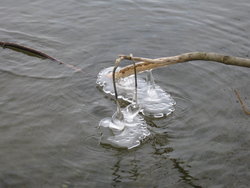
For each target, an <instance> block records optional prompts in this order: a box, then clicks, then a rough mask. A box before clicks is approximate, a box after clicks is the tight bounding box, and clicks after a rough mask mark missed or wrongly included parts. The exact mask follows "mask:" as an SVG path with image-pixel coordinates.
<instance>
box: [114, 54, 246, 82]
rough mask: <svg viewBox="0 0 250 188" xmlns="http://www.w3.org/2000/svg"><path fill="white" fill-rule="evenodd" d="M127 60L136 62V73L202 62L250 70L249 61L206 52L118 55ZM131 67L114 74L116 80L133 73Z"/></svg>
mask: <svg viewBox="0 0 250 188" xmlns="http://www.w3.org/2000/svg"><path fill="white" fill-rule="evenodd" d="M120 57H123V58H124V59H127V60H133V61H136V62H138V63H137V64H136V70H137V72H138V73H139V72H143V71H146V70H150V69H155V68H159V67H164V66H167V65H172V64H176V63H184V62H187V61H195V60H204V61H215V62H218V63H223V64H226V65H235V66H242V67H249V68H250V59H247V58H241V57H234V56H227V55H223V54H219V53H206V52H190V53H185V54H181V55H177V56H172V57H162V58H157V59H148V58H143V57H131V56H126V55H120ZM133 70H134V68H133V65H129V66H126V67H124V68H122V69H120V70H119V72H117V73H116V74H117V75H116V78H123V77H127V76H129V75H132V74H133V73H134V71H133Z"/></svg>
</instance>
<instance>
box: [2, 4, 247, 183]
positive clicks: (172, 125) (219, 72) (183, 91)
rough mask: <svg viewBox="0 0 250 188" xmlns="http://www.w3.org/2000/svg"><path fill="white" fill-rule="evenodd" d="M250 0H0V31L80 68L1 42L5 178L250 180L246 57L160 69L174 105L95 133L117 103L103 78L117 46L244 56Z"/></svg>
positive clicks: (141, 51) (144, 51) (154, 52)
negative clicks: (121, 134) (123, 142)
mask: <svg viewBox="0 0 250 188" xmlns="http://www.w3.org/2000/svg"><path fill="white" fill-rule="evenodd" d="M249 16H250V3H249V0H239V1H234V0H220V1H218V0H207V1H197V0H179V1H172V0H140V1H139V0H123V1H115V0H110V1H104V0H99V1H86V0H82V1H81V0H67V1H66V0H53V1H51V0H37V1H32V0H20V1H14V0H2V1H1V2H0V23H1V26H0V36H1V41H8V42H16V43H18V44H23V45H26V46H29V47H33V48H35V49H38V50H41V51H43V52H45V53H48V54H49V55H51V56H53V57H55V58H57V59H60V60H61V61H63V62H66V63H69V64H73V65H76V66H78V67H80V68H82V69H83V70H84V73H82V72H74V71H72V70H71V69H69V68H67V67H65V66H63V65H58V64H56V63H54V62H51V61H49V60H41V59H38V58H35V57H31V56H27V55H25V54H22V53H18V52H15V51H12V50H9V49H2V48H1V49H0V57H1V58H0V65H1V67H0V187H18V188H19V187H27V188H29V187H46V188H47V187H48V188H50V187H51V188H54V187H59V188H71V187H72V188H73V187H74V188H75V187H77V188H78V187H86V188H92V187H93V188H106V187H107V188H110V187H111V188H112V187H114V188H126V187H131V188H169V187H171V188H172V187H173V188H174V187H176V188H179V187H185V188H186V187H187V188H188V187H216V188H219V187H237V188H246V187H248V186H249V185H250V157H249V156H250V150H249V148H250V117H249V116H247V115H245V114H244V113H243V111H242V109H241V107H240V105H239V102H238V100H237V98H236V96H235V94H234V92H233V89H237V90H238V91H239V92H240V93H241V95H242V98H243V99H244V101H245V102H246V104H247V106H248V107H249V108H250V98H249V95H250V82H249V75H250V69H248V68H242V67H236V66H226V65H223V64H219V63H216V62H205V61H196V62H187V63H183V64H177V65H171V66H169V67H165V68H161V69H157V70H154V71H153V74H154V76H155V81H156V83H157V84H158V85H160V86H161V87H162V88H163V89H164V90H166V91H167V92H169V93H171V95H172V96H173V98H174V99H175V101H176V103H177V104H176V110H175V112H174V113H173V114H171V115H170V116H168V117H166V118H161V119H150V118H145V119H146V121H147V123H148V125H149V127H148V128H149V130H150V133H151V136H150V138H149V139H147V140H146V141H145V142H144V143H143V144H142V145H141V146H139V147H137V148H134V149H132V150H121V149H116V148H112V147H108V146H103V145H100V144H99V141H100V131H99V129H98V124H99V122H100V120H101V119H103V118H105V117H110V116H111V115H112V114H113V113H114V111H115V109H116V105H115V102H114V101H113V100H111V98H110V97H107V96H106V95H105V94H104V93H103V92H102V91H101V90H100V89H99V88H98V87H96V83H95V82H96V77H97V74H98V72H99V71H100V70H102V69H103V68H106V67H110V66H112V65H113V63H114V60H115V59H116V57H117V55H119V54H129V53H133V55H134V56H142V57H148V58H156V57H164V56H172V55H178V54H181V53H185V52H191V51H206V52H217V53H223V54H228V55H234V56H240V57H246V58H247V57H249V55H250V35H249V30H250V20H249Z"/></svg>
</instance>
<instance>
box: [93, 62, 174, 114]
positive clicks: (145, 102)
mask: <svg viewBox="0 0 250 188" xmlns="http://www.w3.org/2000/svg"><path fill="white" fill-rule="evenodd" d="M118 70H119V68H118V69H117V71H118ZM112 71H113V67H109V68H106V69H103V70H102V71H101V72H100V73H99V74H98V77H97V81H96V83H97V84H98V85H100V86H101V87H103V91H104V92H105V93H107V94H111V95H114V87H113V82H112ZM137 83H138V89H137V98H138V104H139V105H140V108H141V112H142V113H143V115H146V116H152V117H154V118H160V117H163V116H165V115H169V114H171V113H172V112H173V111H174V110H175V108H174V105H175V104H176V102H175V101H174V99H173V98H172V97H171V96H170V94H168V93H166V92H165V91H164V90H163V89H161V87H160V86H158V85H156V84H155V83H154V79H153V76H152V73H151V71H148V73H147V79H145V78H143V76H142V74H139V75H137ZM116 87H117V91H118V95H119V96H118V98H120V99H123V100H125V101H128V102H130V103H131V102H132V101H133V97H134V88H135V83H134V75H131V76H129V77H125V78H122V79H119V80H118V81H117V83H116Z"/></svg>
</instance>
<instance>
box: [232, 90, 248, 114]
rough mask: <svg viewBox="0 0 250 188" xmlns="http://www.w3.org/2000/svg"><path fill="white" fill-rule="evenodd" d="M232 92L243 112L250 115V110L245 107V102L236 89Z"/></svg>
mask: <svg viewBox="0 0 250 188" xmlns="http://www.w3.org/2000/svg"><path fill="white" fill-rule="evenodd" d="M234 93H235V95H236V97H237V98H238V100H239V102H240V105H241V108H242V110H243V111H244V112H245V114H247V115H250V111H249V110H248V109H247V107H246V104H245V103H244V102H243V100H242V99H241V96H240V93H239V92H238V91H237V90H236V89H235V90H234Z"/></svg>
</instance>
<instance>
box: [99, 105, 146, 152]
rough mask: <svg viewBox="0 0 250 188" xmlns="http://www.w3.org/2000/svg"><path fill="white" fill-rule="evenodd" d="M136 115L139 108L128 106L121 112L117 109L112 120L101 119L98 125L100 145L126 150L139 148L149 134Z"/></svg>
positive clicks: (141, 119) (143, 122)
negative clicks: (100, 135)
mask: <svg viewBox="0 0 250 188" xmlns="http://www.w3.org/2000/svg"><path fill="white" fill-rule="evenodd" d="M138 113H139V107H136V105H134V104H130V105H128V106H127V107H126V108H124V109H122V110H121V111H120V110H119V109H118V110H117V112H115V114H114V115H113V116H112V118H104V119H102V120H101V122H100V124H99V127H100V129H101V133H102V137H101V143H102V144H107V145H111V146H113V147H117V148H127V149H131V148H134V147H136V146H139V145H140V143H141V141H142V140H144V139H145V138H146V137H147V136H149V135H150V132H149V130H148V129H147V124H146V122H145V121H144V120H143V118H142V117H141V116H140V115H139V114H138Z"/></svg>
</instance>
